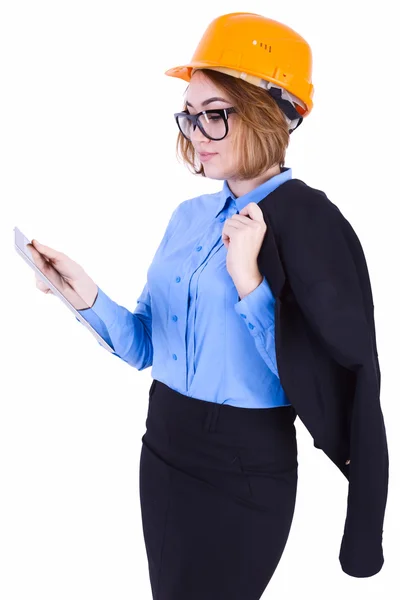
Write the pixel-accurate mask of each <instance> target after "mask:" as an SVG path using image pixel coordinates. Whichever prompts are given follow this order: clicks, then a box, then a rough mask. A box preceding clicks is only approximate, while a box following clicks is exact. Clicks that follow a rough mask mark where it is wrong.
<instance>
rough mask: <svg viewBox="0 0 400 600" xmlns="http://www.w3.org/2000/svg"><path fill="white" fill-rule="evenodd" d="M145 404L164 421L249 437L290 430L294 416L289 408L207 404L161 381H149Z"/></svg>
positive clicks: (197, 428)
mask: <svg viewBox="0 0 400 600" xmlns="http://www.w3.org/2000/svg"><path fill="white" fill-rule="evenodd" d="M149 402H150V403H155V404H156V405H157V411H158V413H159V414H162V415H163V417H164V419H165V420H166V421H169V422H171V423H175V424H177V425H178V424H179V423H180V422H181V423H184V424H185V427H189V428H193V429H194V430H199V429H201V430H202V431H208V432H211V431H218V432H219V433H222V434H223V433H228V434H229V433H232V432H233V431H235V430H237V431H245V430H248V431H249V432H250V431H251V432H252V435H255V436H257V433H258V432H259V433H260V435H265V432H266V430H267V429H268V430H269V431H271V430H272V431H276V432H277V433H280V434H282V432H283V431H285V430H286V431H287V430H292V429H293V428H294V425H293V423H294V421H295V418H296V412H295V410H294V408H293V406H292V405H288V406H277V407H274V408H245V407H239V406H232V405H230V404H219V403H216V402H209V401H207V400H202V399H200V398H194V397H191V396H186V395H184V394H181V393H180V392H177V391H176V390H174V389H172V388H170V387H169V386H168V385H166V384H165V383H163V382H162V381H158V380H156V379H154V380H153V382H152V384H151V387H150V390H149Z"/></svg>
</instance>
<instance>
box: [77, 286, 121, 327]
mask: <svg viewBox="0 0 400 600" xmlns="http://www.w3.org/2000/svg"><path fill="white" fill-rule="evenodd" d="M118 308H119V305H118V304H117V303H116V302H114V300H112V299H111V298H110V297H109V296H107V294H106V293H105V292H103V290H102V289H101V288H100V287H98V294H97V298H96V300H95V302H94V304H93V305H92V307H91V308H87V309H86V308H84V309H82V310H80V311H79V312H80V313H83V315H84V316H85V318H88V317H89V314H87V315H85V312H87V313H89V311H93V312H94V313H95V314H96V315H97V316H98V317H99V318H100V319H101V320H102V321H103V323H104V324H105V326H106V327H107V329H110V328H111V327H112V326H113V324H114V322H115V320H116V318H117V313H118ZM88 320H89V319H88Z"/></svg>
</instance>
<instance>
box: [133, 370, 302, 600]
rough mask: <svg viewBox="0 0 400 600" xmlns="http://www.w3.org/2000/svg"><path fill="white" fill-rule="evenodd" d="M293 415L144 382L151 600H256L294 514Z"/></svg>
mask: <svg viewBox="0 0 400 600" xmlns="http://www.w3.org/2000/svg"><path fill="white" fill-rule="evenodd" d="M295 418H296V413H295V411H294V409H293V407H292V406H280V407H276V408H241V407H236V406H230V405H227V404H217V403H214V402H208V401H205V400H201V399H197V398H192V397H189V396H185V395H183V394H180V393H179V392H176V391H175V390H173V389H171V388H170V387H169V386H167V385H165V384H164V383H162V382H160V381H157V380H153V382H152V385H151V388H150V392H149V408H148V414H147V420H146V432H145V434H144V435H143V437H142V442H143V445H142V451H141V456H140V476H139V480H140V502H141V512H142V523H143V534H144V540H145V546H146V553H147V559H148V566H149V576H150V583H151V588H152V594H153V599H154V600H259V598H260V597H261V596H262V594H263V592H264V590H265V588H266V586H267V585H268V582H269V581H270V579H271V577H272V575H273V573H274V571H275V569H276V567H277V565H278V563H279V560H280V558H281V556H282V553H283V550H284V548H285V545H286V542H287V539H288V536H289V531H290V527H291V524H292V519H293V514H294V507H295V500H296V491H297V466H298V463H297V440H296V429H295V426H294V420H295Z"/></svg>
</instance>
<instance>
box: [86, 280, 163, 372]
mask: <svg viewBox="0 0 400 600" xmlns="http://www.w3.org/2000/svg"><path fill="white" fill-rule="evenodd" d="M79 312H80V313H83V314H84V316H85V319H87V320H88V321H89V323H90V324H91V325H92V327H93V328H94V329H95V330H96V331H97V332H98V333H99V334H100V335H101V337H102V338H103V339H104V340H105V341H107V342H108V343H109V344H110V346H112V348H114V351H115V353H116V355H117V356H118V357H119V358H121V359H122V360H124V361H125V362H127V363H128V364H129V365H131V366H132V367H136V368H137V369H138V370H139V371H141V370H143V369H146V368H147V367H149V366H151V364H152V360H153V345H152V341H151V337H152V336H151V329H152V316H151V303H150V295H149V292H148V285H147V282H146V284H145V286H144V288H143V290H142V292H141V294H140V296H139V298H138V300H137V306H136V308H135V310H134V312H133V313H132V312H130V311H129V310H128V309H126V308H125V307H124V306H121V305H119V304H117V303H116V302H114V300H112V299H111V298H110V297H109V296H108V295H107V294H106V293H105V292H104V291H103V290H102V289H101V288H99V292H98V296H97V298H96V301H95V302H94V304H93V306H92V307H91V308H89V309H83V310H81V311H79Z"/></svg>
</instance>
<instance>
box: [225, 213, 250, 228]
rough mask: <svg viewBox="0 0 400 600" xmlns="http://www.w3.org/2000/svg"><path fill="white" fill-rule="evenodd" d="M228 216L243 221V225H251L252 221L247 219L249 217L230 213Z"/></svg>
mask: <svg viewBox="0 0 400 600" xmlns="http://www.w3.org/2000/svg"><path fill="white" fill-rule="evenodd" d="M230 218H231V219H234V220H235V221H238V222H240V223H243V225H248V226H250V227H251V226H252V225H253V221H252V220H251V219H249V217H245V216H244V215H232V216H231V217H230Z"/></svg>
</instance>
